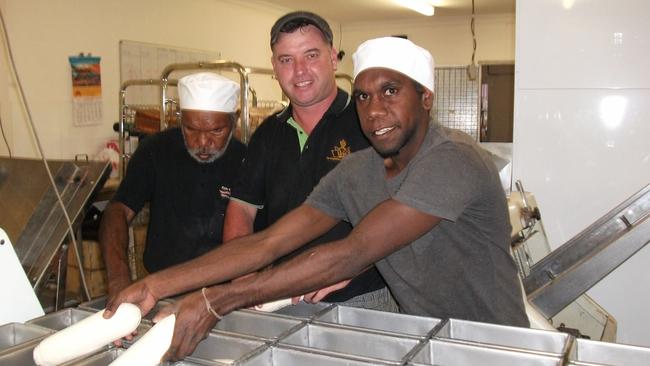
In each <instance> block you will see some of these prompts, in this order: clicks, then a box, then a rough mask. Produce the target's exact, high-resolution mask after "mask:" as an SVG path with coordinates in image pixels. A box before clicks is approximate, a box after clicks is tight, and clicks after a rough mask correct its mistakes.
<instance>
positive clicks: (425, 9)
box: [396, 0, 435, 17]
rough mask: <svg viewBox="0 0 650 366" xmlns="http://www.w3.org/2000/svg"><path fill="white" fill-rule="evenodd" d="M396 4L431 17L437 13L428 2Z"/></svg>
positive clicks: (400, 1) (401, 0) (413, 0)
mask: <svg viewBox="0 0 650 366" xmlns="http://www.w3.org/2000/svg"><path fill="white" fill-rule="evenodd" d="M396 2H397V3H398V4H400V5H401V6H403V7H405V8H409V9H411V10H414V11H417V12H418V13H420V14H422V15H426V16H429V17H430V16H432V15H433V13H434V12H435V8H434V7H433V5H431V2H430V1H428V0H396Z"/></svg>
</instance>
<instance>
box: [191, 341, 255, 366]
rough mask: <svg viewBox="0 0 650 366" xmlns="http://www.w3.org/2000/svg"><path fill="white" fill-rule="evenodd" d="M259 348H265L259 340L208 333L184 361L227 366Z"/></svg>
mask: <svg viewBox="0 0 650 366" xmlns="http://www.w3.org/2000/svg"><path fill="white" fill-rule="evenodd" d="M260 347H266V343H265V342H264V341H262V340H260V339H252V338H244V337H232V336H228V335H225V334H218V333H210V334H208V337H207V338H206V339H204V340H202V341H201V343H199V345H198V346H197V347H196V350H194V353H192V355H191V356H189V357H187V359H186V360H187V361H189V362H197V363H203V364H204V363H206V362H205V361H207V362H210V363H213V364H216V365H229V364H232V363H233V362H234V361H237V360H239V359H240V358H242V357H245V356H246V355H247V354H249V353H251V352H253V351H255V350H256V349H258V348H260Z"/></svg>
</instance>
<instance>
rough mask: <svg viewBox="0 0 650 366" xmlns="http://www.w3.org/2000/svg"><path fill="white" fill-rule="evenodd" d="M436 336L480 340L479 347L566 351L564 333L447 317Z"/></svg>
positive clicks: (546, 351)
mask: <svg viewBox="0 0 650 366" xmlns="http://www.w3.org/2000/svg"><path fill="white" fill-rule="evenodd" d="M434 337H435V338H439V339H452V340H461V341H467V342H472V343H480V344H481V345H482V346H488V347H497V348H505V349H513V350H519V351H521V350H524V351H529V352H536V353H541V354H546V355H550V356H556V357H559V356H561V355H563V354H564V353H565V352H567V351H568V350H569V345H570V343H569V341H570V339H571V337H570V336H569V335H568V334H566V333H560V332H551V331H546V330H539V329H530V328H520V327H510V326H504V325H496V324H488V323H479V322H472V321H467V320H458V319H449V320H448V321H447V322H445V324H443V325H442V327H441V328H440V329H439V330H438V331H437V332H436V334H434Z"/></svg>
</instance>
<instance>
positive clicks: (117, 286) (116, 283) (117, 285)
mask: <svg viewBox="0 0 650 366" xmlns="http://www.w3.org/2000/svg"><path fill="white" fill-rule="evenodd" d="M132 283H133V282H131V279H130V278H128V277H119V278H112V279H109V280H108V299H107V301H106V303H107V304H108V303H112V302H114V299H115V298H116V297H117V295H118V294H119V293H120V292H122V290H124V289H125V288H127V287H129V286H131V284H132Z"/></svg>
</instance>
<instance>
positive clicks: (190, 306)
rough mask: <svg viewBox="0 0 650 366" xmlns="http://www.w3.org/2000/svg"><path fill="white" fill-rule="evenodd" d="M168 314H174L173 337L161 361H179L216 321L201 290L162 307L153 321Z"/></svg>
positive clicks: (189, 352)
mask: <svg viewBox="0 0 650 366" xmlns="http://www.w3.org/2000/svg"><path fill="white" fill-rule="evenodd" d="M170 314H176V324H175V325H174V337H173V338H172V343H171V345H170V346H169V350H167V353H165V355H164V356H163V358H162V361H180V360H182V359H184V358H185V357H187V356H189V355H191V354H192V352H194V350H195V349H196V346H197V345H198V344H199V343H200V342H201V341H202V340H203V339H205V338H206V337H207V335H208V333H209V332H210V329H212V328H213V327H214V325H215V324H216V323H217V318H216V317H215V316H214V315H212V314H211V313H210V312H209V311H208V309H207V308H206V306H205V300H204V299H203V295H201V291H196V292H193V293H191V294H189V295H187V296H185V297H184V298H183V299H182V300H180V301H177V302H175V303H173V304H170V305H168V306H166V307H164V308H163V309H161V310H160V311H159V312H158V314H156V316H155V318H154V319H153V321H154V322H158V321H160V320H162V319H164V318H165V317H167V316H168V315H170Z"/></svg>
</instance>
